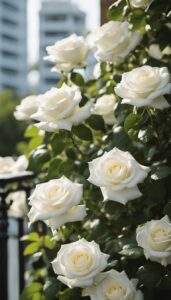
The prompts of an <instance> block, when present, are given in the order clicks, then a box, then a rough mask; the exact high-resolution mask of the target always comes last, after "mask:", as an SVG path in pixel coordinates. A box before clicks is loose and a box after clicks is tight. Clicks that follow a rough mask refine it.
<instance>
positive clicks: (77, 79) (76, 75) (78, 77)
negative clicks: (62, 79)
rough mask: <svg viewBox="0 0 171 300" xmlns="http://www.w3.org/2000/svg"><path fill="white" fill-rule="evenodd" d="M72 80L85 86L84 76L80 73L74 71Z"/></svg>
mask: <svg viewBox="0 0 171 300" xmlns="http://www.w3.org/2000/svg"><path fill="white" fill-rule="evenodd" d="M71 80H72V82H73V83H74V84H76V85H78V86H80V87H82V86H84V78H83V76H82V75H81V74H80V73H76V72H72V74H71Z"/></svg>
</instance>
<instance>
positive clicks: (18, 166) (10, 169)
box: [0, 155, 28, 175]
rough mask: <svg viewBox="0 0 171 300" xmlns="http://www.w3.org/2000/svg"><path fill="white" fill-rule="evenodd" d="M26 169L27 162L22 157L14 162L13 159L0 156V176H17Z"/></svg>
mask: <svg viewBox="0 0 171 300" xmlns="http://www.w3.org/2000/svg"><path fill="white" fill-rule="evenodd" d="M27 167H28V160H27V159H26V157H25V156H24V155H21V156H19V157H18V158H17V159H16V160H15V159H14V158H13V157H10V156H6V157H2V156H0V174H1V175H2V174H3V175H4V174H16V173H17V174H18V173H21V172H23V171H25V170H26V169H27Z"/></svg>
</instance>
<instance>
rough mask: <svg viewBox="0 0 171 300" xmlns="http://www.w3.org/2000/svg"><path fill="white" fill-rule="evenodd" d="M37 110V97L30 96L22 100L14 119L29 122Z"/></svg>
mask: <svg viewBox="0 0 171 300" xmlns="http://www.w3.org/2000/svg"><path fill="white" fill-rule="evenodd" d="M37 108H38V102H37V96H28V97H26V98H24V99H23V100H21V103H20V104H19V105H17V106H16V111H15V112H14V117H15V118H16V119H17V120H29V119H30V116H31V115H32V114H34V113H35V112H36V111H37Z"/></svg>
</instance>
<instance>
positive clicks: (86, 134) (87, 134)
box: [72, 124, 93, 141]
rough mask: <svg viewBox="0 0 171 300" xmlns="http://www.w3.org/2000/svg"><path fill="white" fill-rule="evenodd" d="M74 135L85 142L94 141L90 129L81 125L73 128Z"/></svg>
mask: <svg viewBox="0 0 171 300" xmlns="http://www.w3.org/2000/svg"><path fill="white" fill-rule="evenodd" d="M72 131H73V133H74V134H75V135H76V136H77V137H78V138H79V139H81V140H83V141H92V139H93V136H92V132H91V130H90V128H88V127H87V126H85V125H83V124H81V125H78V126H75V127H74V128H73V130H72Z"/></svg>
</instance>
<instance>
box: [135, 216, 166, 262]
mask: <svg viewBox="0 0 171 300" xmlns="http://www.w3.org/2000/svg"><path fill="white" fill-rule="evenodd" d="M136 239H137V243H138V245H139V246H140V247H142V248H143V250H144V255H145V257H146V258H147V259H150V260H152V261H156V262H158V263H160V264H162V265H163V266H167V265H168V264H170V263H171V222H170V220H169V218H168V217H167V216H165V217H164V218H162V219H161V220H152V221H150V222H147V223H145V224H144V225H143V226H139V227H138V228H137V232H136Z"/></svg>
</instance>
